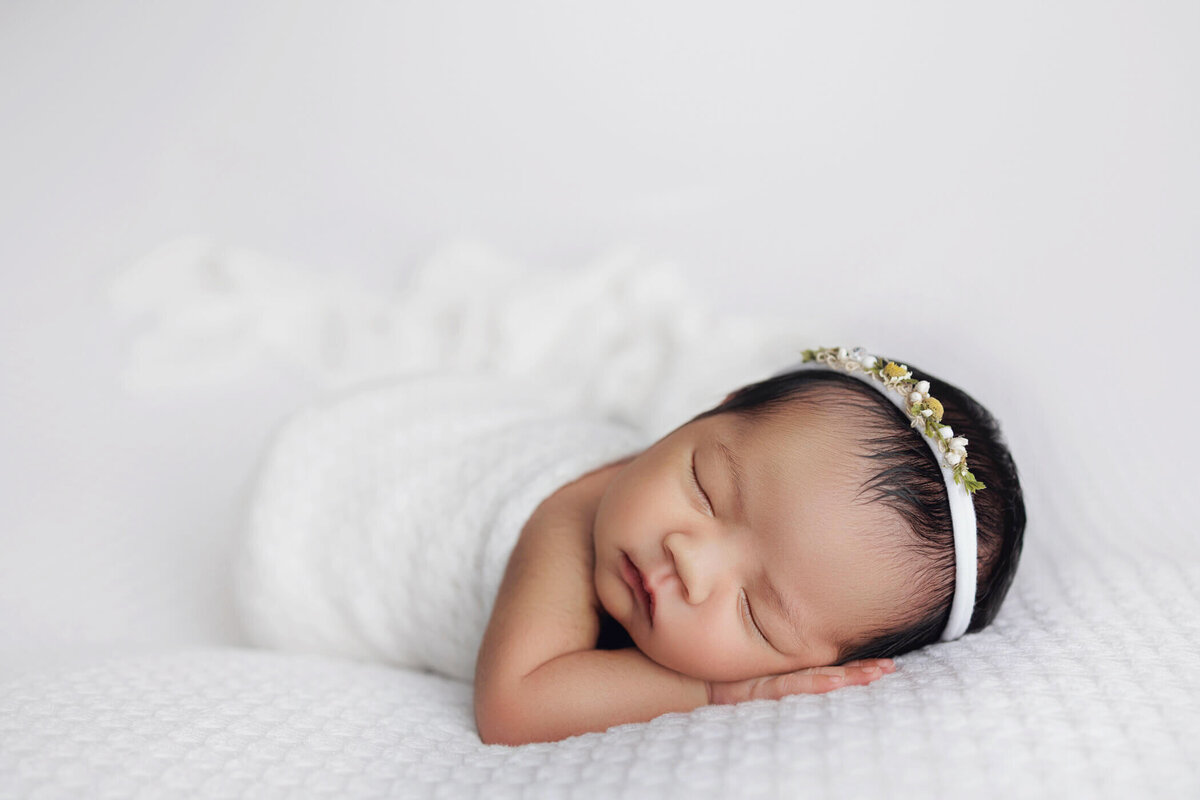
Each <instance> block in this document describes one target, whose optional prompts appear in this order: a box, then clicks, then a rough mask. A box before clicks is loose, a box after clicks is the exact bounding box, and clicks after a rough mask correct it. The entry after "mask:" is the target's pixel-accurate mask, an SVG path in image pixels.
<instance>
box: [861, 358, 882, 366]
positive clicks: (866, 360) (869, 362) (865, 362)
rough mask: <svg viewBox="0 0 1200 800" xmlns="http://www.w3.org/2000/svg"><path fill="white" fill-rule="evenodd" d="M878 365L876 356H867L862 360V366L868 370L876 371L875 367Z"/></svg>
mask: <svg viewBox="0 0 1200 800" xmlns="http://www.w3.org/2000/svg"><path fill="white" fill-rule="evenodd" d="M878 363H879V361H877V360H876V359H875V356H867V357H866V358H864V359H863V360H862V365H863V366H864V367H866V368H867V369H874V368H875V365H876V364H878Z"/></svg>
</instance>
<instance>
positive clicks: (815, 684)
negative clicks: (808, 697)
mask: <svg viewBox="0 0 1200 800" xmlns="http://www.w3.org/2000/svg"><path fill="white" fill-rule="evenodd" d="M893 669H894V667H892V665H890V664H888V665H882V664H879V663H875V660H873V659H872V660H871V661H870V662H853V663H850V664H846V665H843V666H840V667H813V668H811V669H802V670H799V671H797V672H789V673H787V674H786V675H776V676H774V677H772V678H769V679H768V680H766V681H764V682H763V683H762V684H760V685H759V687H758V689H759V690H760V691H761V695H760V696H762V697H773V698H779V697H783V696H785V695H789V694H822V693H824V692H829V691H833V690H834V689H840V688H842V687H843V686H864V685H866V684H868V683H870V682H871V681H873V680H876V679H878V678H882V677H883V676H884V675H885V674H887V673H888V672H891V671H892V670H893Z"/></svg>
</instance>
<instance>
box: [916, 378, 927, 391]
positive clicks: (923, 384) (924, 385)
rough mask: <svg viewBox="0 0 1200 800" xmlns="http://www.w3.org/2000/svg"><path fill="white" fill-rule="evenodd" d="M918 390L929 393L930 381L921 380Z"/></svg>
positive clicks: (917, 386)
mask: <svg viewBox="0 0 1200 800" xmlns="http://www.w3.org/2000/svg"><path fill="white" fill-rule="evenodd" d="M916 390H917V391H918V392H920V393H921V394H929V381H919V382H918V383H917V385H916Z"/></svg>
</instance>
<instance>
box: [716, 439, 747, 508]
mask: <svg viewBox="0 0 1200 800" xmlns="http://www.w3.org/2000/svg"><path fill="white" fill-rule="evenodd" d="M716 443H717V451H718V452H719V453H720V454H721V455H722V456H724V457H725V465H726V466H727V467H728V468H729V472H730V474H731V475H733V502H734V507H735V508H736V509H737V516H738V518H739V519H744V517H745V514H746V506H745V501H744V496H743V494H742V476H743V475H744V474H745V472H744V471H743V470H742V462H741V461H739V460H738V457H737V454H736V453H734V452H733V450H731V449H730V448H729V446H728V445H726V444H725V443H724V442H723V441H721V440H720V439H717V440H716Z"/></svg>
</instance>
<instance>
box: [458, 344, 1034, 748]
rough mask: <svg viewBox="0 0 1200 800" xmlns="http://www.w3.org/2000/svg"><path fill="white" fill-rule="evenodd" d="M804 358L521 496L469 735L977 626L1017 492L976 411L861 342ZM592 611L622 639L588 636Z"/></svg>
mask: <svg viewBox="0 0 1200 800" xmlns="http://www.w3.org/2000/svg"><path fill="white" fill-rule="evenodd" d="M805 357H806V361H808V362H810V363H811V364H812V365H813V366H822V367H825V368H826V369H820V370H812V369H797V370H794V371H789V372H787V373H784V374H782V375H778V376H775V377H774V378H771V379H768V380H766V381H763V382H761V383H757V384H753V385H751V386H747V387H744V388H742V389H740V390H738V391H736V392H734V393H732V394H730V395H729V396H728V397H727V398H726V399H725V401H724V402H723V403H721V405H719V406H718V407H716V408H714V409H712V410H710V411H708V412H706V413H704V414H701V415H700V416H699V417H697V418H695V419H693V420H691V421H690V422H688V423H686V424H685V425H683V426H681V427H680V428H678V429H676V430H675V431H673V432H672V433H670V434H669V435H667V436H665V437H664V438H662V439H661V440H659V441H658V442H656V443H654V444H653V445H652V446H651V447H649V448H647V449H646V450H644V451H642V452H640V453H637V454H636V455H634V456H631V457H629V458H625V459H622V460H620V461H618V462H616V463H613V464H610V465H607V466H604V467H602V468H600V469H597V470H594V471H592V472H590V473H588V474H587V475H584V476H583V477H581V478H579V479H578V480H575V481H573V482H571V483H569V484H567V485H565V486H563V487H561V488H560V489H558V490H557V491H556V492H554V493H553V494H552V495H551V496H550V497H548V498H547V499H546V500H545V501H544V502H543V503H541V505H539V506H538V508H537V510H536V511H535V512H534V513H533V515H532V516H531V517H530V519H529V520H528V522H527V523H526V524H525V526H524V528H523V530H522V532H521V535H520V539H519V541H518V542H517V545H516V547H515V549H514V550H513V553H512V556H511V558H510V560H509V563H508V568H507V571H506V573H505V575H504V579H503V582H502V584H501V586H500V590H499V594H498V597H497V599H496V603H495V607H494V610H493V612H492V616H491V620H490V623H489V625H488V628H487V632H486V634H485V636H484V639H483V644H482V647H481V649H480V653H479V658H478V662H477V667H476V674H475V713H476V722H477V725H478V728H479V732H480V736H481V738H482V739H483V741H485V742H489V743H492V742H496V743H507V744H520V743H524V742H531V741H547V740H556V739H561V738H564V737H566V736H570V735H574V734H579V733H583V732H585V731H602V730H605V729H607V728H608V727H610V726H613V725H617V724H621V723H628V722H637V721H644V720H649V719H652V718H653V717H655V716H658V715H659V714H663V713H666V712H669V711H687V710H690V709H692V708H695V707H697V706H701V705H705V704H709V703H731V702H738V701H741V700H747V699H756V698H779V697H782V696H784V695H787V694H794V693H802V692H822V691H828V690H830V689H834V688H837V687H839V686H847V685H853V684H863V683H868V682H870V681H872V680H874V679H876V678H878V677H880V676H881V675H882V674H884V673H885V672H889V671H891V670H892V669H893V668H894V666H893V663H892V662H891V660H890V657H891V656H894V655H898V654H900V653H903V652H905V651H908V650H911V649H913V648H916V647H920V646H923V645H925V644H928V643H931V642H934V641H937V640H938V639H939V638H956V637H957V636H959V635H961V634H962V633H963V632H964V631H965V630H971V631H974V630H979V629H980V628H983V627H984V626H986V625H987V624H989V623H990V622H991V621H992V619H993V618H994V617H995V615H996V613H997V611H998V610H999V607H1000V604H1001V602H1002V600H1003V598H1004V596H1005V594H1006V593H1007V590H1008V587H1009V585H1010V583H1011V581H1012V578H1013V575H1014V572H1015V569H1016V565H1017V561H1018V557H1019V554H1020V549H1021V539H1022V535H1023V530H1024V507H1023V503H1022V499H1021V489H1020V484H1019V482H1018V480H1017V474H1016V470H1015V467H1014V465H1013V463H1012V459H1011V457H1010V455H1009V453H1008V451H1007V449H1006V447H1005V446H1004V444H1003V442H1002V440H1001V439H1000V436H999V432H998V429H997V426H996V424H995V422H994V420H993V419H992V417H991V416H990V414H988V412H987V411H986V410H984V409H983V408H982V407H981V406H979V405H978V404H977V403H976V402H974V401H973V400H972V399H971V398H970V397H968V396H967V395H966V394H964V393H963V392H961V391H959V390H958V389H955V388H954V387H952V386H950V385H949V384H946V383H944V382H941V381H934V380H927V379H925V378H924V377H922V376H920V375H917V374H914V371H911V370H909V369H908V368H907V367H905V366H903V365H899V364H896V363H894V362H883V361H881V360H878V359H874V358H872V357H870V356H866V355H865V354H863V353H861V351H856V352H855V353H854V354H853V355H851V354H849V353H847V352H846V351H845V350H838V351H832V350H822V351H808V352H806V354H805ZM872 381H874V382H875V383H876V384H877V385H874V386H873V385H869V384H871V382H872ZM888 392H893V393H895V395H896V396H897V397H899V398H900V400H898V401H897V400H893V399H892V398H891V397H889V396H888ZM901 409H907V412H908V413H905V411H902V410H901ZM925 411H928V412H929V413H927V414H926V413H924V412H925ZM956 433H957V435H956ZM923 438H924V439H927V440H928V441H923V440H922V439H923ZM929 442H933V446H931V445H930V444H929ZM968 442H969V443H970V446H971V456H970V460H971V471H968V470H967V469H966V460H965V453H966V445H967V443H968ZM939 453H941V454H943V457H942V459H939V458H938V454H939ZM939 461H940V463H939ZM964 531H965V532H964ZM968 534H969V535H970V539H971V540H970V541H969V542H968V541H967V539H966V536H967V535H968ZM956 539H957V541H956ZM956 545H958V546H957V547H956ZM956 549H957V550H959V551H960V552H959V553H958V554H957V555H958V563H956ZM972 551H973V552H974V558H971V554H972ZM964 575H965V576H966V578H965V580H964ZM956 580H957V581H958V582H959V584H960V586H958V587H956ZM956 595H957V596H958V598H957V600H958V602H957V603H954V602H953V601H954V600H955V597H956ZM952 606H954V607H953V608H952ZM608 618H611V619H612V620H614V621H615V622H616V623H618V624H619V625H620V628H621V629H623V630H624V631H625V632H626V633H627V634H628V638H629V640H630V644H631V645H632V646H629V647H618V649H600V648H598V642H599V640H600V639H601V633H602V626H603V624H604V622H605V620H606V619H608ZM834 665H840V666H834Z"/></svg>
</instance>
